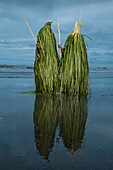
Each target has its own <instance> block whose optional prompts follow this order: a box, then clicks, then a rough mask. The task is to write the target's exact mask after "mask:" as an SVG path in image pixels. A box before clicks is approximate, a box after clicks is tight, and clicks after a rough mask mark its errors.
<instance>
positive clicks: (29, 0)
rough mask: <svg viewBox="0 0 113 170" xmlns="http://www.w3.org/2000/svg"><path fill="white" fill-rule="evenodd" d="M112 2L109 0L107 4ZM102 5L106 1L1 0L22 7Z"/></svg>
mask: <svg viewBox="0 0 113 170" xmlns="http://www.w3.org/2000/svg"><path fill="white" fill-rule="evenodd" d="M111 1H113V0H109V3H110V2H111ZM102 2H103V3H104V2H108V0H98V1H96V2H95V0H69V1H66V0H57V1H54V0H7V1H5V0H1V1H0V3H1V4H6V5H23V6H29V5H30V6H35V5H37V6H43V5H48V6H49V7H51V6H57V5H71V4H89V3H102Z"/></svg>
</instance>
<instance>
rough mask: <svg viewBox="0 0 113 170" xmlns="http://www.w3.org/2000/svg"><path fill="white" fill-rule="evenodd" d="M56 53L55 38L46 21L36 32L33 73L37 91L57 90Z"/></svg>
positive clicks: (49, 23)
mask: <svg viewBox="0 0 113 170" xmlns="http://www.w3.org/2000/svg"><path fill="white" fill-rule="evenodd" d="M58 69H59V68H58V54H57V48H56V40H55V36H54V33H53V31H52V29H51V22H47V23H46V24H45V26H44V27H43V28H41V30H40V31H39V33H38V36H37V48H36V57H35V62H34V74H35V84H36V91H37V92H39V93H55V92H57V91H58V81H59V78H58V72H59V70H58Z"/></svg>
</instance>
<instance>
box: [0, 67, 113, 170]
mask: <svg viewBox="0 0 113 170" xmlns="http://www.w3.org/2000/svg"><path fill="white" fill-rule="evenodd" d="M33 90H35V84H34V76H33V69H32V68H30V69H23V68H21V69H19V68H18V69H17V68H4V70H3V68H2V69H1V72H0V146H1V147H0V170H9V169H13V170H20V169H21V170H26V169H27V170H35V169H48V170H50V169H62V170H63V169H77V170H78V169H80V170H91V169H92V170H104V169H105V170H106V169H107V170H112V169H113V159H112V158H113V142H112V141H113V72H112V70H105V69H103V70H101V69H98V70H91V71H90V93H89V95H88V96H87V100H86V99H83V100H85V102H84V101H83V100H82V104H81V99H80V100H78V99H72V98H68V99H67V100H66V99H65V98H62V99H60V100H61V102H62V108H61V107H59V105H61V103H59V96H56V97H54V100H53V99H51V97H50V96H46V99H45V98H44V99H43V97H41V96H39V95H38V96H35V95H32V94H23V93H21V92H27V91H33ZM74 100H75V103H74ZM76 101H78V103H77V102H76ZM72 102H73V103H72ZM49 104H50V106H49V107H48V105H49ZM66 106H67V110H66ZM71 106H73V108H75V110H74V109H72V107H71ZM82 106H83V107H82ZM52 112H53V113H54V114H55V115H57V116H58V117H56V118H55V119H54V121H56V122H55V123H54V121H53V122H52V121H51V119H52V120H53V118H50V116H51V114H50V113H52ZM68 112H69V114H70V117H68ZM79 112H80V114H79ZM56 113H57V114H56ZM82 113H85V117H84V116H83V115H82ZM41 114H42V116H41ZM47 114H48V116H47ZM63 114H64V117H63ZM66 114H67V117H68V118H66ZM71 114H72V116H71ZM43 115H44V117H43ZM73 115H74V118H73ZM79 115H80V117H79ZM34 116H35V117H34ZM46 116H47V117H46ZM39 118H40V119H42V124H40V120H39ZM49 118H50V119H49ZM65 118H66V120H65ZM73 120H74V121H73ZM78 120H79V121H78ZM43 121H44V122H45V124H43ZM47 122H50V123H47ZM69 122H70V125H69ZM75 122H76V123H75ZM78 122H79V123H78ZM77 123H78V125H77ZM49 124H50V125H51V126H50V131H47V132H46V130H47V129H46V127H49ZM71 125H73V126H72V127H71ZM76 125H77V126H76ZM77 128H78V130H77ZM81 129H82V130H81ZM78 131H79V132H80V133H82V134H81V137H80V136H79V135H78V137H76V138H75V139H74V140H72V139H73V138H74V137H75V136H76V135H77V132H78ZM43 132H45V133H46V134H48V135H46V134H44V133H43ZM68 132H69V133H68ZM71 132H72V133H71ZM49 133H50V134H51V136H49ZM41 136H42V137H43V140H45V143H44V142H43V146H40V141H41V140H42V138H41ZM46 141H47V142H48V143H49V144H48V145H47V146H46V147H45V146H44V145H46V144H47V142H46ZM49 141H50V142H49ZM75 141H76V142H75ZM72 145H73V146H72ZM44 149H45V150H44ZM46 151H47V152H46ZM45 154H48V156H47V157H46V155H45Z"/></svg>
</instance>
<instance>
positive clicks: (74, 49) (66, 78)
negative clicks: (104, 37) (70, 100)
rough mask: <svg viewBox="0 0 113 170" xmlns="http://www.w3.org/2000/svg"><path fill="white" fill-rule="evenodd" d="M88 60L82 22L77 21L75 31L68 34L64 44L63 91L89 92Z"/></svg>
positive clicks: (70, 92)
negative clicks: (81, 31)
mask: <svg viewBox="0 0 113 170" xmlns="http://www.w3.org/2000/svg"><path fill="white" fill-rule="evenodd" d="M88 70H89V68H88V60H87V49H86V45H85V41H84V37H83V35H81V34H80V23H79V22H78V21H77V22H76V25H75V29H74V32H73V33H72V34H71V35H69V36H68V38H67V40H66V42H65V45H64V55H63V58H62V68H61V88H60V91H61V93H68V94H74V95H77V94H84V93H85V94H86V93H88Z"/></svg>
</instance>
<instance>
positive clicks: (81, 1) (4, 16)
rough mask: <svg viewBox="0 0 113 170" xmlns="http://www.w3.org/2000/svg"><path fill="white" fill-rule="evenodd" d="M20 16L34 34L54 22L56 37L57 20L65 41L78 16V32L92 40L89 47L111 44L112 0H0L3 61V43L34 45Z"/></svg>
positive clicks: (28, 47)
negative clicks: (79, 23) (79, 25)
mask: <svg viewBox="0 0 113 170" xmlns="http://www.w3.org/2000/svg"><path fill="white" fill-rule="evenodd" d="M22 15H24V16H25V17H26V19H27V20H28V22H29V24H30V26H31V28H32V30H33V32H34V35H35V37H36V36H37V33H38V31H39V30H40V28H41V27H43V25H44V24H45V23H46V22H47V21H53V24H52V29H53V31H54V33H55V36H56V39H57V22H59V23H60V26H61V40H62V44H64V42H65V39H66V37H67V36H68V35H69V34H70V33H71V32H72V31H73V29H74V25H75V21H76V20H78V19H80V18H81V19H82V22H83V26H82V30H81V32H82V33H83V34H86V35H88V36H90V37H91V38H92V39H94V40H95V41H93V43H92V42H91V43H89V46H92V45H94V46H96V47H98V45H97V44H99V45H100V47H101V46H102V45H103V46H106V44H111V45H112V43H111V42H112V41H113V0H97V1H96V0H68V1H66V0H57V1H54V0H0V58H1V57H2V59H3V62H4V57H5V56H6V55H5V52H4V51H3V49H4V50H5V49H6V45H7V49H9V48H11V49H12V48H14V49H18V48H20V49H21V50H22V48H23V49H26V50H27V49H31V48H34V47H35V43H34V42H33V40H32V37H31V35H30V33H29V30H28V28H27V26H26V25H25V23H24V21H23V19H22ZM110 48H111V46H110ZM33 50H34V49H33ZM2 51H3V52H2ZM101 51H102V50H101ZM15 53H16V52H15ZM28 54H29V55H31V54H32V51H31V53H30V52H29V51H27V52H26V53H25V55H28ZM13 55H14V56H15V54H14V51H13V53H11V56H13ZM32 62H33V61H32Z"/></svg>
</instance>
